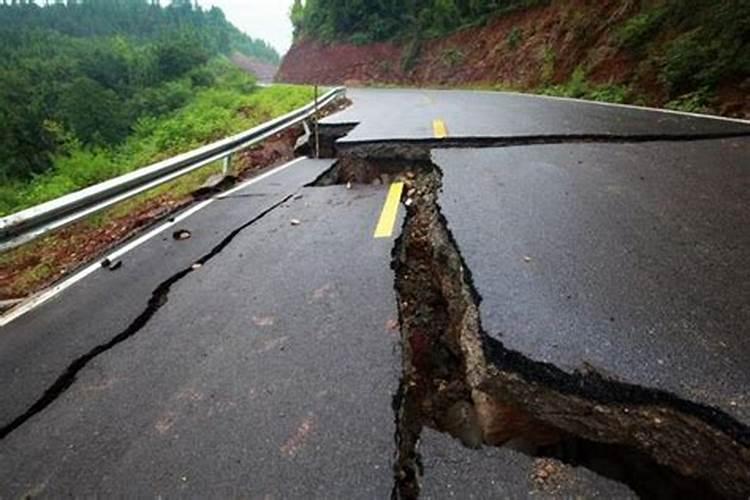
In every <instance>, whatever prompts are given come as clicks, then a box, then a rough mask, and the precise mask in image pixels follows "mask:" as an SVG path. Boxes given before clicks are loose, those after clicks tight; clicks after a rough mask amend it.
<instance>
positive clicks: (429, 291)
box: [318, 139, 750, 498]
mask: <svg viewBox="0 0 750 500" xmlns="http://www.w3.org/2000/svg"><path fill="white" fill-rule="evenodd" d="M696 140H697V139H696ZM574 142H577V141H574ZM618 142H619V139H617V140H616V141H615V143H618ZM690 142H692V141H690ZM430 146H434V145H432V144H431V145H430ZM453 146H454V147H455V145H453ZM571 147H572V148H573V147H575V146H571ZM517 149H521V147H518V148H517ZM399 151H403V152H405V156H406V157H407V158H406V159H402V158H398V152H399ZM467 151H471V150H467ZM433 154H436V153H433ZM441 154H442V153H441ZM519 154H520V153H519ZM429 155H430V152H429V150H425V149H421V148H419V147H417V146H415V145H414V144H413V143H411V144H408V145H403V144H402V145H399V144H387V145H386V144H379V145H376V146H374V147H373V146H370V145H363V147H362V148H361V149H360V148H358V147H353V146H351V145H348V146H347V149H346V151H344V154H343V155H342V156H341V157H340V159H339V162H338V163H337V164H336V166H335V167H334V168H333V169H332V170H331V171H330V172H328V173H326V174H325V175H324V176H323V177H321V178H320V179H319V180H318V182H319V183H320V184H331V183H351V182H365V183H370V182H376V183H385V182H389V181H391V180H394V179H400V180H403V181H404V182H405V190H404V192H405V195H404V200H403V201H404V205H405V206H406V211H407V216H406V219H405V222H404V227H403V231H402V235H401V237H400V239H399V241H398V243H397V245H396V248H395V249H394V262H393V267H394V270H395V273H396V291H397V296H398V303H399V312H400V325H401V333H402V342H403V345H402V349H403V370H404V373H403V379H402V384H401V389H400V391H399V393H398V394H397V396H396V399H395V402H394V409H395V411H396V419H397V434H396V443H397V447H398V456H397V464H396V482H395V489H394V495H395V496H396V497H399V498H416V497H417V496H418V495H419V491H420V485H419V482H420V475H421V459H420V456H419V440H420V434H421V431H422V429H423V428H424V427H429V428H432V429H436V430H438V431H441V432H444V433H448V434H450V435H451V436H453V437H455V438H456V439H458V440H460V441H461V442H462V443H463V444H464V445H465V446H466V447H469V448H478V447H481V446H483V445H486V446H509V447H512V448H514V449H517V450H521V451H523V452H524V453H527V454H529V455H531V456H535V457H551V458H555V459H558V460H560V461H563V462H565V463H568V464H572V465H575V466H581V467H586V468H588V469H590V470H592V471H594V472H596V473H598V474H600V475H602V476H605V477H608V478H610V479H614V480H616V481H619V482H622V483H624V484H626V485H628V487H630V488H631V489H632V490H633V491H635V492H636V493H637V494H638V495H640V496H641V497H644V498H656V497H658V498H679V497H684V496H688V495H699V496H701V497H705V498H746V497H747V496H748V495H749V494H750V430H749V429H748V427H747V426H746V425H744V424H743V423H741V422H740V421H738V420H737V419H736V418H735V417H734V416H732V415H730V414H728V413H726V412H725V411H722V410H721V409H718V408H717V407H714V406H711V405H707V404H703V403H698V402H694V401H692V400H691V399H689V398H683V397H679V396H677V395H675V394H674V393H672V392H670V391H666V390H661V389H660V388H652V387H651V386H649V385H648V384H632V383H630V384H629V383H625V382H623V381H621V379H620V378H619V377H618V376H617V375H611V374H609V373H608V372H606V371H604V370H598V369H595V368H593V367H588V368H586V366H584V367H582V369H578V370H574V371H572V372H571V371H567V370H565V369H563V368H567V366H563V367H560V366H557V365H556V364H555V363H553V362H544V361H539V360H536V359H534V357H533V356H529V355H527V354H526V353H524V352H520V351H518V350H514V349H511V348H508V347H507V346H506V345H505V344H504V343H503V341H502V339H498V338H497V336H493V335H489V334H487V333H486V332H485V331H484V329H483V326H482V319H481V317H482V315H481V313H480V304H481V303H482V298H481V297H480V294H479V292H478V290H477V289H476V287H475V286H474V279H473V277H472V272H471V269H470V268H469V267H468V266H467V265H466V262H465V261H464V258H463V256H462V254H461V252H460V248H459V245H458V244H457V242H456V241H455V239H454V237H453V235H452V233H451V231H450V230H449V228H448V222H447V221H446V219H445V217H444V214H443V213H442V212H441V208H440V205H439V199H438V198H439V193H440V191H441V184H442V180H443V172H442V171H441V168H439V167H438V166H437V165H435V164H434V163H432V162H430V161H426V160H425V158H426V157H428V156H429ZM446 155H452V159H453V161H454V163H456V162H461V161H465V160H466V158H467V157H468V158H471V157H472V154H471V153H469V154H467V153H466V152H465V151H462V150H459V149H453V150H450V151H446V152H445V155H444V156H446ZM438 156H439V155H438ZM373 157H374V158H373ZM441 158H442V157H441ZM451 167H452V168H454V170H453V172H452V175H453V176H454V177H461V178H463V179H464V181H465V180H466V178H467V177H468V176H469V174H468V172H470V171H471V166H469V165H464V167H465V169H464V170H463V171H459V170H458V169H459V166H456V165H451ZM493 168H496V166H495V167H488V170H491V169H493ZM639 180H641V181H642V180H643V176H641V178H640V179H639ZM493 181H497V182H498V184H501V183H500V182H499V180H498V179H493ZM467 184H468V183H465V182H464V183H463V184H462V185H463V186H466V185H467ZM469 189H471V188H469ZM451 194H453V193H452V192H451ZM462 199H465V197H464V198H462ZM474 202H475V204H478V205H480V206H481V203H482V202H480V201H477V200H474ZM473 215H474V216H475V217H476V216H477V214H476V213H475V214H473ZM478 216H479V217H481V215H478ZM490 226H491V224H490ZM474 232H475V233H481V230H480V231H476V227H474ZM497 237H500V238H502V237H503V235H502V234H500V235H498V236H497ZM508 237H511V235H508ZM490 240H491V239H490ZM490 254H491V252H490ZM531 260H532V257H527V256H524V257H523V261H524V262H525V263H527V264H528V263H529V262H530V261H531ZM499 261H500V259H498V263H497V264H496V265H497V266H500V264H499ZM488 265H492V264H488ZM602 272H606V271H602ZM675 292H676V293H677V291H675ZM492 305H493V306H494V303H493V304H492ZM539 313H540V314H542V313H543V311H539ZM531 314H533V311H532V312H531ZM608 319H609V318H608ZM550 341H552V340H550ZM676 347H677V346H674V348H676Z"/></svg>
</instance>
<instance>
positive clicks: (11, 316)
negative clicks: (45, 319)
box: [0, 156, 307, 328]
mask: <svg viewBox="0 0 750 500" xmlns="http://www.w3.org/2000/svg"><path fill="white" fill-rule="evenodd" d="M306 159H307V157H304V156H303V157H301V158H297V159H295V160H292V161H290V162H289V163H286V164H284V165H281V166H279V167H276V168H274V169H273V170H269V171H268V172H266V173H264V174H261V175H259V176H257V177H253V178H252V179H249V180H247V181H245V182H243V183H242V184H240V185H238V186H235V187H233V188H232V189H230V190H229V191H226V192H224V193H221V194H220V195H218V196H216V197H214V198H210V199H208V200H205V201H202V202H200V203H198V204H196V205H194V206H192V207H190V208H189V209H187V210H185V211H184V212H182V213H181V214H179V215H178V216H176V217H175V218H174V219H171V220H169V221H167V222H165V223H163V224H161V225H159V226H158V227H156V228H154V229H152V230H151V231H149V232H147V233H145V234H143V235H141V236H139V237H138V238H136V239H135V240H133V241H131V242H130V243H128V244H126V245H124V246H122V247H120V248H118V249H117V250H115V251H114V252H112V253H110V254H109V255H107V256H106V257H104V258H102V259H101V260H98V261H97V262H95V263H93V264H91V265H90V266H88V267H86V268H84V269H83V270H81V271H79V272H77V273H76V274H74V275H73V276H71V277H70V278H68V279H66V280H64V281H62V282H60V283H58V284H57V285H55V286H53V287H51V288H48V289H47V290H44V291H42V292H40V293H38V294H35V295H32V296H31V297H29V298H28V299H27V300H24V301H23V302H21V303H20V304H18V305H17V306H16V307H14V308H13V309H11V310H10V311H8V312H7V313H5V314H3V315H2V316H0V328H2V327H4V326H5V325H7V324H9V323H10V322H12V321H14V320H16V319H18V318H20V317H21V316H23V315H24V314H27V313H29V312H30V311H32V310H34V309H36V308H37V307H39V306H40V305H42V304H44V303H45V302H47V301H49V300H50V299H52V298H53V297H55V296H56V295H58V294H60V293H61V292H63V291H64V290H67V289H68V288H70V287H71V286H73V285H75V284H76V283H78V282H79V281H81V280H83V279H85V278H87V277H88V276H90V275H91V274H93V273H94V272H96V271H97V270H100V269H102V265H101V261H102V260H104V259H109V260H110V261H111V262H114V261H115V260H117V259H119V258H120V257H122V256H123V255H125V254H127V253H128V252H130V251H132V250H133V249H135V248H137V247H139V246H141V245H142V244H144V243H146V242H147V241H149V240H150V239H152V238H154V237H155V236H158V235H159V234H161V233H163V232H164V231H166V230H167V229H169V228H170V227H173V226H174V225H175V224H179V223H180V222H182V221H183V220H185V219H187V218H188V217H190V216H191V215H194V214H195V213H196V212H198V211H200V210H203V209H204V208H206V207H207V206H209V205H210V204H212V203H213V202H214V201H216V200H222V199H224V198H227V197H228V196H230V195H231V194H232V193H236V192H237V191H240V190H242V189H245V188H246V187H248V186H251V185H253V184H255V183H257V182H260V181H262V180H264V179H267V178H268V177H271V176H272V175H276V174H278V173H279V172H282V171H283V170H286V169H287V168H289V167H291V166H292V165H296V164H297V163H299V162H301V161H303V160H306Z"/></svg>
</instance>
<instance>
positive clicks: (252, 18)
mask: <svg viewBox="0 0 750 500" xmlns="http://www.w3.org/2000/svg"><path fill="white" fill-rule="evenodd" d="M292 1H293V0H199V2H198V3H199V4H200V5H201V7H203V8H208V7H210V6H211V5H215V6H217V7H219V8H220V9H221V10H223V11H224V15H225V16H226V17H227V19H229V21H230V22H231V23H232V24H234V25H235V26H237V27H238V28H239V29H241V30H242V31H244V32H245V33H247V34H248V35H250V36H252V37H253V38H262V39H263V40H265V41H267V42H268V43H270V44H271V45H273V46H274V47H275V48H276V50H278V51H279V54H281V55H284V53H285V52H286V51H287V50H288V49H289V46H290V45H291V44H292V23H291V22H290V21H289V8H290V7H291V5H292Z"/></svg>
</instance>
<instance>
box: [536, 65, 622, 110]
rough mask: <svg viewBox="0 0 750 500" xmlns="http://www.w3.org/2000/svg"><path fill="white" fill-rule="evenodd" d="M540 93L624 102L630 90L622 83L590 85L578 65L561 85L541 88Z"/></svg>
mask: <svg viewBox="0 0 750 500" xmlns="http://www.w3.org/2000/svg"><path fill="white" fill-rule="evenodd" d="M539 93H540V94H544V95H552V96H559V97H574V98H576V99H588V100H590V101H602V102H614V103H626V102H629V101H630V91H629V89H628V88H627V87H625V86H622V85H592V84H591V83H589V82H588V80H587V78H586V71H585V70H584V69H583V68H582V67H578V68H576V69H575V71H573V75H572V76H571V77H570V79H569V80H568V81H567V82H565V83H564V84H562V85H552V86H547V87H544V88H542V89H541V90H540V91H539Z"/></svg>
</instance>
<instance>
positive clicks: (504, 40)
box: [277, 0, 750, 117]
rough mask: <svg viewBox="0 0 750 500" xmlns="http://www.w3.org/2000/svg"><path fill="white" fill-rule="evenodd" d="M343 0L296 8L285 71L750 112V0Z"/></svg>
mask: <svg viewBox="0 0 750 500" xmlns="http://www.w3.org/2000/svg"><path fill="white" fill-rule="evenodd" d="M337 3H341V2H338V1H337V0H317V1H315V2H307V4H306V5H305V6H304V7H303V6H301V5H298V6H296V8H295V9H294V10H293V12H292V18H293V21H294V23H295V27H296V41H295V44H294V46H293V47H292V49H291V51H290V52H289V53H288V54H287V55H286V56H285V58H284V60H283V62H282V65H281V68H280V70H279V74H278V76H277V79H278V80H280V81H287V82H319V83H341V82H346V81H349V83H362V84H373V83H386V84H389V83H393V84H406V85H428V86H430V85H431V86H451V87H456V86H460V87H481V88H495V89H507V90H522V91H530V92H541V93H547V94H555V95H565V96H570V97H585V98H589V99H598V100H605V101H614V102H626V103H636V104H646V105H651V106H666V107H669V108H674V109H682V110H688V111H701V112H713V113H720V114H723V115H728V116H736V117H750V2H748V1H747V0H724V1H722V2H713V1H709V0H641V1H638V0H625V1H622V0H618V1H615V0H596V1H594V0H550V1H541V2H534V1H525V2H524V1H515V2H514V1H505V2H503V1H502V0H495V1H484V2H482V1H479V0H478V1H477V2H468V3H467V2H460V1H458V0H455V1H454V0H433V1H426V2H421V3H419V6H417V3H414V2H411V3H407V4H403V3H400V2H398V3H400V4H401V8H400V9H399V8H398V7H399V6H394V10H393V11H392V12H391V11H390V10H389V8H385V9H378V8H377V7H374V9H375V10H372V11H368V10H367V9H366V8H362V9H361V10H357V9H349V10H347V9H346V8H345V7H342V6H338V7H336V9H334V10H331V7H333V6H335V4H337ZM360 3H362V2H360ZM381 3H382V2H381ZM386 3H387V2H386ZM365 4H372V5H375V4H376V2H365ZM467 5H468V7H467ZM472 9H473V10H472ZM378 12H379V14H377V13H378ZM446 13H447V14H446ZM368 19H369V21H367V20H368Z"/></svg>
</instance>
